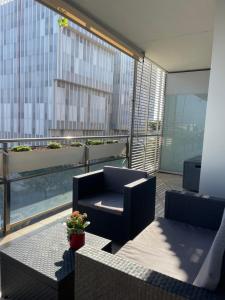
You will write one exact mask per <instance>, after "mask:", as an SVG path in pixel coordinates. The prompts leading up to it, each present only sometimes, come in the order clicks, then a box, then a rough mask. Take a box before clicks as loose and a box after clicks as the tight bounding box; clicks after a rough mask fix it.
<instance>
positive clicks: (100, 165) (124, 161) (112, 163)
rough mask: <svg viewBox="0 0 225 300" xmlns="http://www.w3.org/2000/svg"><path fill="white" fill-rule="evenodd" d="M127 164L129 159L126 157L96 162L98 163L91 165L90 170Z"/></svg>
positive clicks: (125, 165)
mask: <svg viewBox="0 0 225 300" xmlns="http://www.w3.org/2000/svg"><path fill="white" fill-rule="evenodd" d="M127 164H128V161H127V159H126V158H123V159H117V160H111V161H106V162H101V163H96V164H94V165H91V166H90V172H91V171H97V170H100V169H102V168H103V167H104V166H113V167H120V168H121V167H127Z"/></svg>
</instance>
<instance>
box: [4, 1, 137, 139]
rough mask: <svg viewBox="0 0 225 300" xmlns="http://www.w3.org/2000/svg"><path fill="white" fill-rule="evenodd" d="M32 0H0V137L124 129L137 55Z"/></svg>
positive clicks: (106, 132)
mask: <svg viewBox="0 0 225 300" xmlns="http://www.w3.org/2000/svg"><path fill="white" fill-rule="evenodd" d="M59 17H60V16H59V15H58V14H56V13H55V12H53V11H51V10H50V9H48V8H47V7H45V6H42V5H41V4H39V3H37V2H36V1H34V0H0V137H1V138H11V137H43V136H66V135H86V134H88V135H91V134H93V135H98V134H99V135H101V134H117V133H118V134H123V133H127V132H128V130H129V114H128V113H127V112H128V111H129V106H130V102H131V98H132V84H133V60H132V59H131V58H129V57H128V56H126V55H125V54H123V53H121V52H120V51H118V50H117V49H115V48H113V47H112V46H110V45H108V44H107V43H105V42H103V41H101V40H100V39H98V38H97V37H95V36H94V35H92V34H91V33H89V32H87V31H85V30H84V29H82V28H80V27H79V26H77V25H75V24H73V23H72V22H69V25H68V26H67V27H60V26H59V24H58V19H59Z"/></svg>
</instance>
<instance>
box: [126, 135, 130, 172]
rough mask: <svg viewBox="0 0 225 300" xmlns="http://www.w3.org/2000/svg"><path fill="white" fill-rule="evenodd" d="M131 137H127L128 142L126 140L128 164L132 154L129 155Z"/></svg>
mask: <svg viewBox="0 0 225 300" xmlns="http://www.w3.org/2000/svg"><path fill="white" fill-rule="evenodd" d="M129 146H130V145H129V137H127V142H126V159H127V166H129V165H130V156H129Z"/></svg>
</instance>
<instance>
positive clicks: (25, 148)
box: [11, 145, 32, 152]
mask: <svg viewBox="0 0 225 300" xmlns="http://www.w3.org/2000/svg"><path fill="white" fill-rule="evenodd" d="M11 150H12V151H14V152H24V151H32V148H31V147H30V146H25V145H21V146H15V147H13V148H12V149H11Z"/></svg>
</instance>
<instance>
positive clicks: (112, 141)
mask: <svg viewBox="0 0 225 300" xmlns="http://www.w3.org/2000/svg"><path fill="white" fill-rule="evenodd" d="M106 144H118V140H108V141H106Z"/></svg>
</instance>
